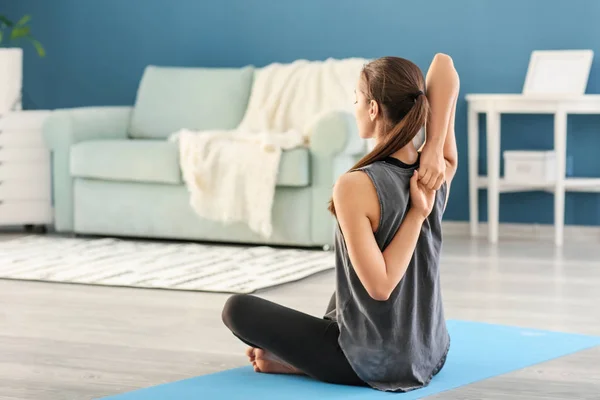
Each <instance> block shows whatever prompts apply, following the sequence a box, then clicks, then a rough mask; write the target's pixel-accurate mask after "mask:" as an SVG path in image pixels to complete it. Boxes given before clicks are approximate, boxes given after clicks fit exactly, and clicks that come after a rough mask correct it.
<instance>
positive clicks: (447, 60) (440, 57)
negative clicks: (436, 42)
mask: <svg viewBox="0 0 600 400" xmlns="http://www.w3.org/2000/svg"><path fill="white" fill-rule="evenodd" d="M433 62H435V63H436V64H443V65H447V66H449V67H452V68H454V61H453V60H452V57H450V56H449V55H448V54H444V53H437V54H436V55H435V56H434V57H433Z"/></svg>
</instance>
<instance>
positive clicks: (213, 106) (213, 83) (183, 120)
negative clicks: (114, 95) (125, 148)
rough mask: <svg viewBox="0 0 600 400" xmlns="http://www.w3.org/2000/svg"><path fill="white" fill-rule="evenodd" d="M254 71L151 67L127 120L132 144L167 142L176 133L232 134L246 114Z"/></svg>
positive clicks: (147, 71)
mask: <svg viewBox="0 0 600 400" xmlns="http://www.w3.org/2000/svg"><path fill="white" fill-rule="evenodd" d="M252 78H253V68H252V67H245V68H235V69H234V68H174V67H156V66H149V67H147V68H146V70H145V72H144V76H143V77H142V80H141V82H140V86H139V88H138V92H137V99H136V103H135V106H134V109H133V114H132V117H131V124H130V127H129V135H130V137H133V138H147V139H149V138H162V139H164V138H166V137H168V136H169V135H170V134H172V133H173V132H176V131H178V130H179V129H184V128H185V129H191V130H210V129H233V128H235V127H237V126H238V124H239V123H240V121H241V120H242V118H243V116H244V113H245V112H246V106H247V105H248V99H249V97H250V89H251V87H252Z"/></svg>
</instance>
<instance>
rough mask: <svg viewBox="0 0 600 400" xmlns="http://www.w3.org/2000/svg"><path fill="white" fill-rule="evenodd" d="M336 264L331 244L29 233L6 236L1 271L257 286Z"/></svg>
mask: <svg viewBox="0 0 600 400" xmlns="http://www.w3.org/2000/svg"><path fill="white" fill-rule="evenodd" d="M333 267H334V258H333V254H332V253H331V252H325V251H320V250H314V251H313V250H296V249H279V248H272V247H266V246H254V247H238V246H221V245H205V244H195V243H171V242H147V241H134V240H120V239H96V238H94V239H83V238H64V237H53V236H25V237H21V238H17V239H13V240H8V241H4V242H0V278H7V279H20V280H35V281H48V282H68V283H82V284H92V285H110V286H129V287H141V288H161V289H174V290H198V291H208V292H225V293H251V292H254V291H256V290H258V289H264V288H268V287H272V286H276V285H281V284H284V283H288V282H293V281H297V280H299V279H302V278H305V277H308V276H310V275H313V274H315V273H318V272H321V271H325V270H328V269H331V268H333Z"/></svg>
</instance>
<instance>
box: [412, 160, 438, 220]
mask: <svg viewBox="0 0 600 400" xmlns="http://www.w3.org/2000/svg"><path fill="white" fill-rule="evenodd" d="M434 202H435V190H432V189H429V188H427V187H426V186H425V185H424V184H422V183H421V181H420V180H419V172H418V171H415V172H414V174H413V176H412V178H410V203H411V205H412V209H413V210H415V211H416V212H418V213H419V215H420V216H422V217H423V219H425V218H427V217H428V216H429V214H431V210H433V203H434Z"/></svg>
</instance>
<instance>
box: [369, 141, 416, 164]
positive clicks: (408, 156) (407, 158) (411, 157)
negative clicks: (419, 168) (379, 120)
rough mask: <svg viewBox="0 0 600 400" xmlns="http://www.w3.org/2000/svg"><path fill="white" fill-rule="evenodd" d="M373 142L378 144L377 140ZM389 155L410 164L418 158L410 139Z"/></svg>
mask: <svg viewBox="0 0 600 400" xmlns="http://www.w3.org/2000/svg"><path fill="white" fill-rule="evenodd" d="M375 143H376V144H378V140H377V139H376V140H375ZM390 156H391V157H394V158H397V159H398V160H400V161H402V162H403V163H405V164H408V165H411V164H414V163H416V162H417V160H418V159H419V152H418V151H417V149H416V147H415V145H414V144H413V143H412V141H411V142H410V143H409V144H407V145H406V146H404V147H403V148H401V149H400V150H398V151H396V152H394V153H392V154H391V155H390Z"/></svg>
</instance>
